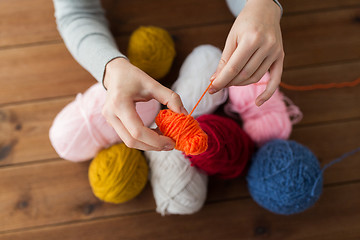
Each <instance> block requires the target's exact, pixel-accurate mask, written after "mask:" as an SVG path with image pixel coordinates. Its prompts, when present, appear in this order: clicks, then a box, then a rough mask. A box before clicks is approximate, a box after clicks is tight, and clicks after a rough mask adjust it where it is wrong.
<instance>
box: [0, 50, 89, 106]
mask: <svg viewBox="0 0 360 240" xmlns="http://www.w3.org/2000/svg"><path fill="white" fill-rule="evenodd" d="M95 82H96V80H95V79H94V78H93V77H92V76H91V75H90V74H89V73H88V72H87V71H86V70H84V69H83V68H82V67H81V66H80V65H79V64H78V63H76V62H75V60H74V59H73V58H72V57H71V55H70V53H69V52H68V51H67V50H66V48H65V45H63V44H62V43H57V44H48V45H42V46H31V47H26V48H16V49H6V50H2V51H1V54H0V85H1V88H0V104H4V103H13V102H20V101H28V100H34V99H42V98H51V97H58V96H66V95H74V94H75V93H77V92H80V91H83V90H84V89H86V88H87V87H88V86H90V85H91V84H93V83H95Z"/></svg>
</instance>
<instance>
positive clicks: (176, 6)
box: [107, 0, 235, 37]
mask: <svg viewBox="0 0 360 240" xmlns="http://www.w3.org/2000/svg"><path fill="white" fill-rule="evenodd" d="M107 15H108V17H109V21H110V23H111V26H112V29H113V32H114V34H115V36H119V35H121V34H124V33H130V32H132V31H134V30H135V29H136V28H138V27H139V26H142V25H153V26H159V27H163V28H166V29H169V30H174V29H179V28H187V27H192V26H201V25H210V24H214V23H221V22H229V23H232V22H233V21H234V20H235V18H234V16H233V15H232V14H231V12H230V11H229V9H228V7H227V5H226V1H224V0H210V1H208V0H197V1H194V0H183V1H167V0H154V1H151V2H149V1H146V0H133V1H130V2H126V1H125V2H124V1H114V3H113V5H112V6H111V8H108V14H107ZM225 36H226V35H225ZM225 36H224V37H225Z"/></svg>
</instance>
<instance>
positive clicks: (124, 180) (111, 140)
mask: <svg viewBox="0 0 360 240" xmlns="http://www.w3.org/2000/svg"><path fill="white" fill-rule="evenodd" d="M128 57H129V60H130V62H132V63H133V64H134V65H135V66H137V67H139V68H140V69H142V70H143V71H145V72H146V73H147V74H149V75H150V76H151V77H153V78H155V79H160V78H162V77H164V76H165V75H166V74H167V73H168V72H169V70H170V67H171V65H172V62H173V60H174V57H175V47H174V42H173V40H172V39H171V36H170V34H169V33H167V32H166V31H165V30H163V29H160V28H157V27H140V28H139V29H137V30H136V31H135V32H134V33H133V34H132V36H131V38H130V42H129V48H128ZM220 57H221V51H220V49H218V48H216V47H214V46H211V45H202V46H199V47H197V48H195V49H194V50H193V51H192V52H191V53H190V54H189V56H188V57H187V58H186V59H185V61H184V63H183V65H182V67H181V69H180V73H179V77H178V79H177V80H176V82H175V83H174V84H173V86H172V89H173V90H174V91H175V92H177V93H178V94H179V95H180V96H181V99H182V100H183V103H184V106H185V108H186V109H187V110H188V111H190V110H191V109H192V108H193V107H194V105H195V104H196V102H197V100H198V99H199V97H200V96H201V95H202V93H203V91H204V90H205V89H206V87H207V86H208V84H209V79H210V77H211V75H212V74H213V73H214V72H215V70H216V67H217V65H218V62H219V60H220ZM261 81H262V82H267V81H269V75H268V74H267V75H265V76H264V77H263V79H262V80H261ZM264 89H265V85H262V84H259V85H256V84H254V85H249V86H245V87H231V88H230V90H229V93H228V90H227V89H223V90H221V91H219V92H217V93H216V94H206V95H205V96H204V98H203V99H202V101H201V102H200V104H199V105H198V107H197V108H196V109H195V111H194V113H193V117H195V118H196V119H197V121H198V123H199V124H200V125H199V126H200V127H201V128H202V129H203V130H204V134H205V135H201V136H200V137H199V135H198V136H197V137H195V138H193V141H194V142H195V143H196V141H198V140H199V139H202V140H201V141H203V140H204V138H205V137H204V136H206V138H207V139H208V140H209V141H208V145H206V148H205V147H204V146H205V145H202V146H203V147H201V148H198V147H196V148H194V147H192V146H190V147H187V148H186V147H185V148H184V147H182V148H181V147H179V146H177V148H178V149H181V150H182V151H184V152H185V153H186V154H189V153H191V154H198V155H187V156H185V155H184V153H183V152H181V151H178V150H172V151H168V152H145V156H146V157H147V158H148V160H149V164H150V170H151V171H150V180H151V185H152V188H153V193H154V198H155V201H156V205H157V211H158V212H159V213H161V214H162V215H165V214H191V213H194V212H196V211H198V210H199V209H200V208H201V207H202V206H203V204H204V202H205V199H206V192H207V181H208V178H207V175H216V176H219V177H221V178H233V177H237V176H239V175H240V174H241V173H243V171H244V168H245V166H246V164H247V163H248V160H249V159H250V157H251V155H252V153H253V151H254V143H253V142H252V140H254V141H255V142H256V143H257V144H258V145H260V146H261V145H263V144H265V143H266V142H269V141H270V143H269V145H267V144H265V145H264V146H263V147H261V148H260V150H259V152H258V153H257V154H256V156H255V157H254V158H253V160H252V164H251V167H250V172H249V176H248V177H247V180H248V186H249V191H250V193H251V195H252V196H253V198H254V199H255V200H256V201H257V202H258V203H259V204H260V205H261V206H264V207H265V208H267V209H269V210H270V211H272V212H277V213H280V214H290V213H295V212H299V211H302V210H304V209H305V208H306V207H308V206H311V205H312V204H313V203H314V202H315V201H316V199H317V197H318V195H320V192H321V188H320V187H317V188H316V189H315V190H316V191H315V197H312V196H309V195H308V193H309V192H308V189H309V188H310V187H309V186H311V184H312V183H313V179H314V178H316V177H318V176H319V174H320V173H319V171H320V170H319V166H318V163H317V162H316V163H317V165H316V163H314V162H315V160H316V158H315V159H314V157H313V155H311V154H309V153H308V152H306V151H305V150H304V149H302V148H301V147H293V145H294V143H293V142H289V143H288V144H287V145H286V144H284V143H283V142H281V140H275V141H271V140H272V139H276V138H283V139H286V138H288V137H289V134H290V132H291V120H290V118H289V114H288V108H287V107H286V105H285V103H284V102H283V98H282V95H281V93H279V91H278V90H277V92H276V93H275V95H274V96H273V98H272V99H270V101H268V102H267V103H265V104H264V105H263V106H262V107H261V108H258V107H257V106H256V105H255V103H254V102H255V99H256V97H257V96H258V95H259V94H260V93H261V92H262V91H264ZM228 97H229V103H228V105H227V106H226V108H227V109H228V110H231V111H233V112H236V113H238V114H239V115H240V116H241V118H242V120H243V122H244V130H245V132H246V133H247V134H246V133H245V132H244V131H242V129H241V128H240V126H239V125H238V124H237V123H236V122H234V121H233V120H230V119H228V118H223V117H219V116H215V115H208V114H211V113H213V112H214V111H215V110H216V108H217V107H218V106H220V105H221V104H223V103H224V102H225V101H226V100H227V99H228ZM105 98H106V91H105V90H104V89H103V87H102V86H101V85H100V84H96V85H94V86H93V87H92V88H90V89H89V90H88V91H87V92H85V93H84V94H78V96H77V98H76V100H75V101H73V102H72V103H70V104H69V105H68V106H66V107H65V108H64V109H63V111H61V112H60V113H59V114H58V116H57V117H56V119H55V120H54V123H53V126H52V127H51V129H50V139H51V142H52V144H53V146H54V148H55V149H56V151H57V152H58V153H59V155H60V156H61V157H63V158H65V159H68V160H71V161H85V160H88V159H91V158H93V157H94V156H96V154H97V153H98V152H99V151H100V152H99V153H98V155H97V156H96V157H95V158H94V159H93V161H92V162H91V165H90V167H89V181H90V184H91V187H92V189H93V192H94V194H95V195H96V196H97V197H98V198H100V199H102V200H103V201H106V202H112V203H121V202H125V201H128V200H130V199H132V198H134V197H135V196H136V195H137V194H139V193H140V191H141V190H142V189H143V188H144V186H145V185H146V179H147V171H148V167H147V165H146V161H145V159H144V157H143V156H142V154H141V152H140V151H138V150H135V149H130V148H127V147H126V146H125V145H124V144H116V145H114V146H112V147H110V148H107V147H109V146H111V145H113V144H115V143H119V142H121V139H120V138H119V137H118V135H117V134H116V132H115V130H114V129H113V128H112V127H111V126H109V125H108V124H107V122H106V120H105V119H104V117H103V116H102V114H101V109H102V106H103V105H104V102H105ZM136 107H137V111H138V113H139V115H140V116H141V118H142V120H143V122H144V124H145V125H147V126H149V125H150V124H151V123H152V122H153V121H154V119H155V116H156V115H157V113H158V112H159V103H158V102H156V101H155V100H154V101H149V102H146V103H138V104H137V105H136ZM164 112H165V113H166V112H167V111H164ZM159 116H160V117H161V116H162V114H159ZM160 117H159V118H160ZM184 117H185V119H190V118H189V117H186V116H184ZM191 118H192V117H191ZM192 119H193V118H192ZM158 120H159V119H158ZM186 121H189V120H186ZM194 121H195V120H194ZM159 122H161V121H157V123H158V124H159V125H160V130H161V131H164V132H166V131H167V130H166V129H162V127H161V124H160V123H159ZM195 122H196V121H195ZM196 123H197V122H196ZM167 125H168V126H169V125H171V124H170V123H167ZM182 128H183V126H182V125H181V128H180V130H179V131H182V130H183V129H182ZM201 128H198V130H199V129H200V130H201ZM179 131H178V133H177V135H174V136H173V139H175V140H177V139H179V137H180V134H183V132H179ZM184 132H185V133H186V132H187V133H188V134H189V136H186V135H184V136H185V139H187V138H188V137H190V135H193V133H192V132H191V131H188V130H185V131H184ZM184 136H182V137H184ZM195 136H196V134H195ZM249 136H250V137H249ZM194 139H195V140H194ZM196 139H197V140H196ZM251 139H252V140H251ZM199 141H200V140H199ZM185 142H186V141H185ZM206 142H207V141H206ZM284 142H285V143H287V142H286V141H284ZM196 144H197V143H196ZM196 144H195V145H196ZM195 145H194V146H195ZM200 145H201V144H200ZM283 145H284V146H285V145H286V146H291V147H288V149H286V148H285V147H283ZM295 145H296V144H295ZM196 146H197V145H196ZM296 146H297V145H296ZM104 148H107V149H104ZM102 149H103V150H102ZM199 149H200V150H199ZM269 149H270V150H269ZM271 149H274V150H273V151H272V150H271ZM279 149H280V150H279ZM284 149H285V150H284ZM289 149H290V150H292V151H294V153H295V152H296V151H298V152H296V153H297V155H291V154H290V153H289V152H290V150H289ZM299 149H300V150H299ZM301 150H302V152H301ZM281 151H282V152H281ZM278 152H279V153H280V155H276V154H275V153H278ZM271 154H272V155H271ZM301 154H303V155H301ZM279 156H280V157H279ZM316 161H317V160H316ZM286 164H288V165H286ZM191 165H193V166H191ZM316 166H317V167H318V168H316ZM274 169H275V170H274ZM309 169H311V170H309ZM276 170H278V171H276ZM274 171H276V172H274ZM294 173H298V175H294ZM301 174H303V175H301ZM289 176H292V177H293V178H291V179H288V178H289ZM284 179H285V180H284ZM284 181H285V182H284ZM286 181H287V182H288V183H289V184H288V185H287V186H285V188H286V189H287V190H283V189H282V187H284V186H282V185H281V184H284V183H287V182H286ZM321 184H322V181H320V182H319V183H318V185H319V186H321ZM300 186H301V189H300V188H299V189H298V188H296V187H300ZM300 190H301V191H300ZM274 193H277V195H276V196H278V197H279V198H281V199H280V201H277V200H276V199H275V197H274V196H273V195H274ZM272 194H273V195H272ZM316 194H317V195H316ZM316 196H317V197H316ZM311 197H312V198H311ZM282 199H283V201H281V200H282ZM301 199H305V200H304V201H303V202H302V201H301ZM278 200H279V199H278ZM276 202H277V204H276Z"/></svg>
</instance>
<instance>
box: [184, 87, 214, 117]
mask: <svg viewBox="0 0 360 240" xmlns="http://www.w3.org/2000/svg"><path fill="white" fill-rule="evenodd" d="M211 84H212V82H210V84H209V86H208V87H207V88H206V89H205V91H204V93H203V94H202V95H201V97H200V98H199V100H198V101H197V103H196V104H195V106H194V108H193V109H192V110H191V112H190V114H189V115H190V116H191V114H192V113H193V112H194V111H195V109H196V107H197V106H198V105H199V103H200V101H201V99H203V97H204V96H205V94H206V92H207V91H208V90H209V88H210V87H211Z"/></svg>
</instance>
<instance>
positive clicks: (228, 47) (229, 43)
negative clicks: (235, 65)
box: [210, 34, 236, 81]
mask: <svg viewBox="0 0 360 240" xmlns="http://www.w3.org/2000/svg"><path fill="white" fill-rule="evenodd" d="M235 49H236V39H234V38H233V36H232V34H229V35H228V37H227V39H226V42H225V47H224V50H223V52H222V54H221V58H220V61H219V64H218V66H217V68H216V71H215V73H214V74H213V75H212V76H211V78H210V81H213V80H214V79H215V78H216V76H217V75H219V73H220V72H221V70H222V69H223V68H224V66H225V65H226V63H227V62H228V61H229V59H230V57H231V55H232V54H233V52H234V51H235Z"/></svg>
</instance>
